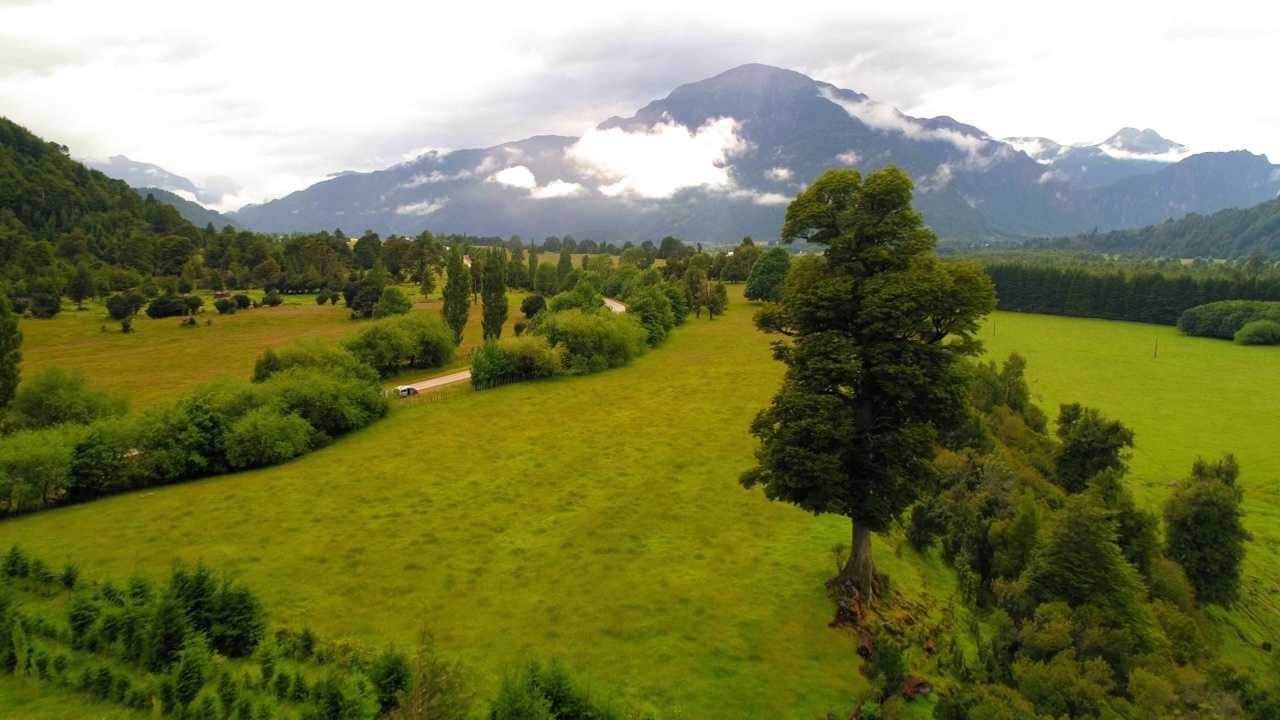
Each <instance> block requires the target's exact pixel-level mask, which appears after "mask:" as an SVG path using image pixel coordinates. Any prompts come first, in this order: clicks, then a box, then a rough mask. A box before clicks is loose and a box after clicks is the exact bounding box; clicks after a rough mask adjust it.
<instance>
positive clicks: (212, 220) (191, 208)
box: [138, 187, 241, 230]
mask: <svg viewBox="0 0 1280 720" xmlns="http://www.w3.org/2000/svg"><path fill="white" fill-rule="evenodd" d="M138 192H139V194H141V195H144V196H146V195H154V196H155V198H156V199H157V200H159V201H160V202H163V203H168V204H169V205H172V206H173V207H174V209H175V210H177V211H178V214H179V215H181V216H182V219H184V220H186V221H187V222H189V223H191V224H192V225H195V226H196V227H198V228H204V227H207V226H209V225H212V226H213V227H214V229H216V230H221V229H222V228H224V227H226V226H228V225H230V226H231V227H233V228H235V229H237V230H239V229H241V228H240V225H238V224H237V223H236V221H234V220H232V219H231V218H229V217H227V216H226V215H223V214H222V213H220V212H218V211H217V210H210V209H209V208H207V207H205V206H203V205H201V204H199V203H196V202H192V201H190V200H188V199H186V198H184V197H181V196H178V195H175V194H173V193H171V192H169V191H168V190H161V189H160V188H156V187H144V188H141V189H139V190H138Z"/></svg>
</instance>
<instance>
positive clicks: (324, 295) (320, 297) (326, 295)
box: [316, 292, 329, 305]
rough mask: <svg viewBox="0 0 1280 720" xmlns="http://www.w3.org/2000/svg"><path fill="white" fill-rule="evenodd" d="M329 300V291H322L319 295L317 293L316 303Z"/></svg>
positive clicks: (321, 303) (323, 302)
mask: <svg viewBox="0 0 1280 720" xmlns="http://www.w3.org/2000/svg"><path fill="white" fill-rule="evenodd" d="M328 300H329V293H327V292H322V293H320V294H319V295H316V304H317V305H323V304H325V303H326V302H328Z"/></svg>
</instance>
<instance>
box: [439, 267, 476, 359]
mask: <svg viewBox="0 0 1280 720" xmlns="http://www.w3.org/2000/svg"><path fill="white" fill-rule="evenodd" d="M446 273H447V275H448V279H447V280H445V283H444V307H443V308H442V309H441V311H440V312H441V313H442V314H443V315H444V321H445V323H447V324H448V325H449V328H450V329H452V330H453V342H454V344H455V345H456V344H459V343H461V342H462V330H463V328H465V327H466V326H467V315H469V314H470V312H471V303H470V302H469V301H470V297H469V296H470V295H471V272H470V271H469V270H467V264H466V263H465V262H463V260H462V248H459V247H457V246H454V247H453V248H452V249H451V250H450V251H449V265H448V269H447V270H446Z"/></svg>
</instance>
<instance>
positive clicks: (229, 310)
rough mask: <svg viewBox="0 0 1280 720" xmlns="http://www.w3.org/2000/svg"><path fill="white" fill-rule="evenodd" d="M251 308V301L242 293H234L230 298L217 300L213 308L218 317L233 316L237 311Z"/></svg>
mask: <svg viewBox="0 0 1280 720" xmlns="http://www.w3.org/2000/svg"><path fill="white" fill-rule="evenodd" d="M252 306H253V300H251V299H250V298H249V296H248V295H245V294H244V293H236V294H235V295H232V296H231V297H225V298H218V299H217V300H214V301H213V307H214V309H215V310H217V311H218V314H219V315H234V314H235V312H236V311H237V310H247V309H249V308H250V307H252Z"/></svg>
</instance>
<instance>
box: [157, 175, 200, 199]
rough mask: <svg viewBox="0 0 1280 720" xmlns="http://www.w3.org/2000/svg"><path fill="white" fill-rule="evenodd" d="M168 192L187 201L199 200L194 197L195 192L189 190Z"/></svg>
mask: <svg viewBox="0 0 1280 720" xmlns="http://www.w3.org/2000/svg"><path fill="white" fill-rule="evenodd" d="M148 172H150V171H148ZM169 192H171V193H173V194H174V195H177V196H178V197H180V198H182V199H183V200H186V201H188V202H193V203H199V202H200V201H199V200H197V199H196V194H195V193H193V192H191V191H190V190H170V191H169Z"/></svg>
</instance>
